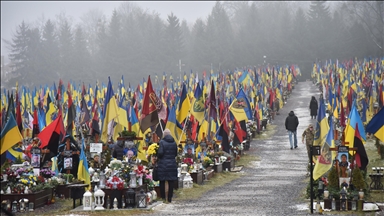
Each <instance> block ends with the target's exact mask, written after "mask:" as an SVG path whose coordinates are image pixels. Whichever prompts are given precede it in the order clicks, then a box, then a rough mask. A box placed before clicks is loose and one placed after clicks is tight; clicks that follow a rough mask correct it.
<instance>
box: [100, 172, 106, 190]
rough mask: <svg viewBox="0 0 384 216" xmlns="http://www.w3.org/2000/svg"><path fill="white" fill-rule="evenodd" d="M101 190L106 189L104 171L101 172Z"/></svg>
mask: <svg viewBox="0 0 384 216" xmlns="http://www.w3.org/2000/svg"><path fill="white" fill-rule="evenodd" d="M99 188H101V189H104V188H105V174H104V172H103V171H100V178H99Z"/></svg>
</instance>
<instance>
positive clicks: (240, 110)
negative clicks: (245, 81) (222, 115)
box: [229, 89, 253, 122]
mask: <svg viewBox="0 0 384 216" xmlns="http://www.w3.org/2000/svg"><path fill="white" fill-rule="evenodd" d="M229 110H230V111H231V113H232V115H233V117H235V119H236V120H237V121H238V122H240V121H243V120H246V121H247V120H251V119H253V118H252V109H251V105H250V104H249V101H248V99H247V96H246V95H245V93H244V91H243V89H240V91H239V93H238V94H237V97H236V99H235V100H233V102H232V104H231V106H230V107H229Z"/></svg>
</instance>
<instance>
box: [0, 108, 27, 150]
mask: <svg viewBox="0 0 384 216" xmlns="http://www.w3.org/2000/svg"><path fill="white" fill-rule="evenodd" d="M0 137H1V153H0V154H3V153H4V152H5V151H7V150H8V149H10V148H11V147H12V146H14V145H15V144H17V143H18V142H20V141H22V140H23V136H22V135H21V133H20V131H19V128H18V127H17V124H16V120H15V117H14V116H13V113H12V112H11V113H10V114H9V119H8V121H7V123H6V124H5V126H4V129H3V130H2V131H1V135H0Z"/></svg>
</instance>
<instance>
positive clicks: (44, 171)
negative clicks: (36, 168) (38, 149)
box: [40, 168, 56, 178]
mask: <svg viewBox="0 0 384 216" xmlns="http://www.w3.org/2000/svg"><path fill="white" fill-rule="evenodd" d="M55 174H56V173H55V172H54V171H52V170H51V169H49V168H43V169H41V170H40V175H41V176H43V177H44V178H51V177H52V176H55Z"/></svg>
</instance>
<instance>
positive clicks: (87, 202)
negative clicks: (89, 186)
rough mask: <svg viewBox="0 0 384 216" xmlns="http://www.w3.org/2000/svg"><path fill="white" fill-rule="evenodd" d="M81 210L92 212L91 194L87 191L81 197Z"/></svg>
mask: <svg viewBox="0 0 384 216" xmlns="http://www.w3.org/2000/svg"><path fill="white" fill-rule="evenodd" d="M83 210H85V211H87V210H92V193H91V192H89V190H87V191H86V192H85V193H84V195H83Z"/></svg>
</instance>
